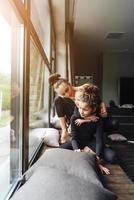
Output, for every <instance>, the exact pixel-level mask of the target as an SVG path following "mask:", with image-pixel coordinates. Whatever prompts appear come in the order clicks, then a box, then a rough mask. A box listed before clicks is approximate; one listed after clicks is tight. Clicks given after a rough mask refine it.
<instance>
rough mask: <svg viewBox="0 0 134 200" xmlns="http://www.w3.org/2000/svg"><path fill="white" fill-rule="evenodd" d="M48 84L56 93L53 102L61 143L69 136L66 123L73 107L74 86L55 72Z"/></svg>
mask: <svg viewBox="0 0 134 200" xmlns="http://www.w3.org/2000/svg"><path fill="white" fill-rule="evenodd" d="M49 84H50V85H51V86H53V87H54V90H55V92H56V93H57V95H58V96H57V97H56V98H55V100H54V104H55V108H56V112H57V115H58V118H59V121H60V125H61V129H62V132H61V138H60V143H61V144H63V143H65V142H66V141H67V140H68V136H69V133H68V125H69V124H70V118H71V116H72V115H73V112H74V108H75V103H74V94H75V88H74V87H73V86H71V84H70V83H69V82H68V81H67V80H66V79H64V78H61V77H60V75H59V74H57V73H56V74H52V75H51V76H50V77H49Z"/></svg>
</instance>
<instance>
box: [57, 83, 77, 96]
mask: <svg viewBox="0 0 134 200" xmlns="http://www.w3.org/2000/svg"><path fill="white" fill-rule="evenodd" d="M55 91H56V92H57V94H58V95H61V96H63V97H68V98H71V97H72V95H73V89H72V86H71V85H70V84H67V83H66V82H62V83H61V84H60V85H59V87H58V88H56V89H55Z"/></svg>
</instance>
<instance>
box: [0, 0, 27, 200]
mask: <svg viewBox="0 0 134 200" xmlns="http://www.w3.org/2000/svg"><path fill="white" fill-rule="evenodd" d="M23 34H24V31H23V24H22V23H21V22H20V21H19V20H18V19H17V17H16V16H15V13H14V12H13V10H12V8H11V7H10V5H9V1H7V0H5V1H3V3H2V4H1V6H0V199H4V197H5V196H6V195H7V193H8V192H9V190H10V189H11V188H12V186H13V185H14V183H15V182H16V181H17V180H18V178H19V177H20V176H21V164H20V163H21V162H20V158H21V157H20V155H21V135H22V77H23V73H22V71H23V70H22V66H23Z"/></svg>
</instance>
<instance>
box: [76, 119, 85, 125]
mask: <svg viewBox="0 0 134 200" xmlns="http://www.w3.org/2000/svg"><path fill="white" fill-rule="evenodd" d="M82 123H84V120H83V119H76V120H75V124H76V125H77V126H80V125H81V124H82Z"/></svg>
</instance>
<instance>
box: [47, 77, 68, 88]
mask: <svg viewBox="0 0 134 200" xmlns="http://www.w3.org/2000/svg"><path fill="white" fill-rule="evenodd" d="M48 81H49V84H50V85H51V86H54V89H57V88H58V87H59V86H60V85H61V84H62V83H63V82H64V83H66V84H67V85H70V83H69V82H68V81H67V80H66V79H64V78H61V75H60V74H58V73H54V74H51V75H50V76H49V79H48Z"/></svg>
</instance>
